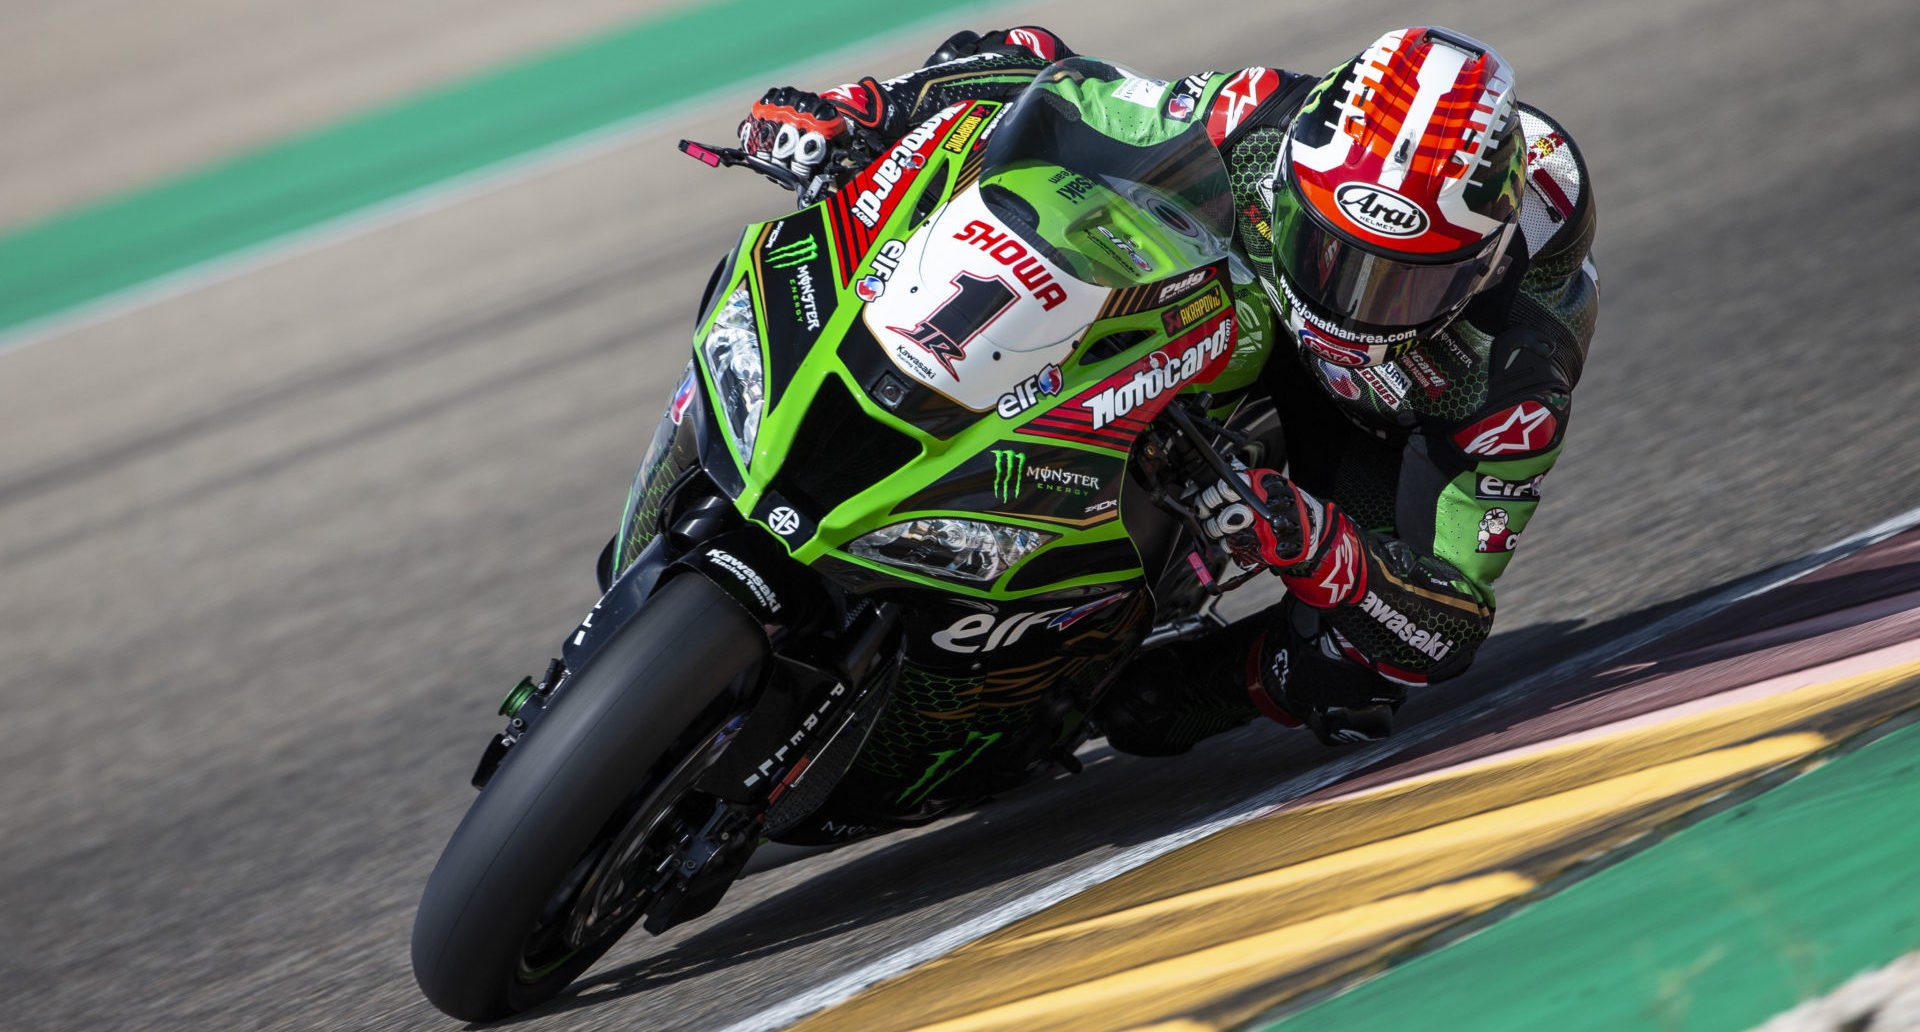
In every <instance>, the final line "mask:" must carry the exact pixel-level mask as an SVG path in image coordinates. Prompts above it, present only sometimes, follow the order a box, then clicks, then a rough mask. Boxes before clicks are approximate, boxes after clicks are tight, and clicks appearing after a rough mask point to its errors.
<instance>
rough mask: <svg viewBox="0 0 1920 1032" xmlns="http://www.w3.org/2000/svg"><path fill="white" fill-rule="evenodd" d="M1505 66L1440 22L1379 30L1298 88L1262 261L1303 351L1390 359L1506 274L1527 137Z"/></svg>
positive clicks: (1357, 360)
mask: <svg viewBox="0 0 1920 1032" xmlns="http://www.w3.org/2000/svg"><path fill="white" fill-rule="evenodd" d="M1522 137H1523V134H1522V133H1521V131H1520V119H1519V115H1518V113H1517V111H1516V110H1515V107H1514V96H1513V73H1512V71H1511V70H1510V69H1509V67H1508V66H1507V63H1506V62H1505V61H1504V60H1502V59H1501V57H1500V55H1499V54H1497V53H1495V52H1494V51H1493V49H1492V48H1490V47H1488V46H1487V45H1486V44H1484V43H1481V42H1479V41H1478V40H1475V39H1473V38H1471V37H1468V36H1463V35H1461V34H1459V33H1456V32H1450V31H1448V30H1446V29H1439V28H1410V29H1401V30H1399V31H1396V32H1389V33H1387V34H1386V35H1384V36H1382V37H1380V38H1379V39H1378V40H1375V41H1374V43H1373V45H1372V46H1370V47H1368V48H1367V49H1366V50H1365V51H1363V52H1362V53H1361V54H1360V55H1359V56H1358V57H1355V58H1354V59H1353V60H1352V61H1349V62H1347V63H1346V64H1344V65H1342V66H1340V67H1339V68H1336V69H1335V70H1334V71H1333V73H1332V74H1330V75H1328V76H1327V77H1326V78H1325V79H1322V80H1321V81H1320V83H1319V85H1317V86H1316V87H1314V89H1313V91H1312V92H1311V93H1309V94H1308V95H1307V99H1306V101H1305V103H1304V104H1303V105H1302V106H1301V108H1300V111H1299V113H1298V114H1296V115H1295V116H1294V119H1293V124H1292V125H1291V126H1290V127H1289V128H1288V129H1287V136H1286V140H1285V142H1284V143H1283V144H1282V146H1281V148H1280V160H1279V162H1278V165H1277V167H1276V168H1275V170H1274V190H1273V193H1274V197H1273V205H1274V220H1273V227H1274V235H1273V246H1274V256H1273V263H1274V272H1275V274H1276V277H1277V278H1278V280H1279V283H1280V288H1281V290H1282V291H1283V292H1284V294H1285V295H1286V297H1285V300H1286V305H1285V307H1286V309H1287V313H1286V318H1287V322H1288V324H1289V325H1290V326H1291V327H1292V328H1293V330H1294V332H1295V334H1296V335H1297V336H1298V337H1299V339H1300V342H1301V344H1302V345H1304V346H1305V347H1307V348H1309V349H1310V350H1311V351H1312V352H1313V353H1314V354H1315V356H1316V357H1319V358H1323V359H1325V360H1327V361H1328V362H1331V363H1334V364H1336V365H1344V366H1367V365H1376V364H1378V363H1380V362H1384V361H1386V360H1388V359H1390V358H1395V357H1398V356H1399V355H1400V354H1403V353H1404V352H1406V351H1407V350H1408V349H1410V348H1411V347H1413V345H1414V344H1415V343H1416V342H1417V341H1418V340H1419V339H1420V338H1422V337H1424V336H1426V335H1428V334H1431V333H1433V332H1434V331H1436V330H1438V329H1439V328H1441V327H1442V326H1445V325H1446V324H1447V323H1448V322H1450V321H1452V320H1453V318H1454V317H1455V316H1457V315H1459V314H1460V310H1461V309H1462V308H1465V307H1466V304H1467V302H1468V301H1470V300H1472V298H1473V296H1474V295H1475V294H1477V293H1478V292H1480V291H1481V290H1483V289H1485V288H1486V287H1488V286H1489V285H1491V284H1492V283H1494V282H1495V281H1496V280H1497V279H1498V278H1499V277H1500V275H1501V274H1502V273H1503V272H1504V271H1505V268H1506V260H1505V259H1506V258H1507V256H1508V253H1509V251H1508V246H1509V243H1510V242H1511V240H1512V238H1513V237H1514V235H1515V232H1516V229H1515V227H1516V225H1517V224H1518V216H1519V202H1520V183H1521V180H1520V177H1521V173H1522V171H1523V168H1524V160H1525V154H1524V151H1525V143H1524V140H1523V138H1522Z"/></svg>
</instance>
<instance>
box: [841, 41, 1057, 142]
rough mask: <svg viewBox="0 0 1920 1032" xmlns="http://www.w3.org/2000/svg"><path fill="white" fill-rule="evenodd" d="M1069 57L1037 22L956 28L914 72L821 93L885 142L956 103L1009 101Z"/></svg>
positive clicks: (856, 83)
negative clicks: (979, 31) (980, 29)
mask: <svg viewBox="0 0 1920 1032" xmlns="http://www.w3.org/2000/svg"><path fill="white" fill-rule="evenodd" d="M1072 56H1073V51H1072V50H1070V49H1068V48H1067V45H1066V44H1065V43H1063V42H1061V41H1060V37H1058V36H1055V35H1054V34H1053V33H1051V32H1048V31H1047V30H1046V29H1042V28H1038V27H1036V26H1031V25H1029V26H1023V27H1020V28H1014V29H995V30H992V31H990V32H987V33H986V34H984V35H981V34H976V33H973V32H958V33H955V34H954V35H953V36H951V37H949V38H948V39H947V41H946V42H945V43H943V44H941V45H940V49H939V50H937V51H935V52H934V54H933V56H932V57H930V58H928V60H927V64H926V67H924V68H921V69H919V70H918V71H913V72H908V73H907V74H905V75H901V76H898V77H896V78H892V79H885V80H880V79H875V78H873V77H871V76H868V77H866V78H863V79H861V80H859V81H858V82H851V83H847V84H845V85H843V86H835V87H834V88H833V89H830V90H827V91H826V92H825V93H823V94H821V95H822V96H824V97H825V98H826V99H827V100H828V101H830V102H832V104H833V105H834V106H835V107H837V108H839V109H840V111H841V112H842V114H844V115H845V116H846V118H847V120H848V121H849V122H851V123H853V124H854V125H855V126H857V127H858V128H860V129H862V130H866V131H867V132H869V133H871V134H873V136H874V137H875V138H876V140H875V142H877V143H878V144H880V145H882V146H884V145H888V144H891V143H893V142H894V141H895V140H898V139H899V138H900V137H902V136H904V135H906V132H907V130H908V129H910V128H912V127H913V126H915V125H917V124H919V123H920V122H922V121H925V120H926V119H927V118H929V117H931V116H932V115H933V114H934V113H935V112H937V111H939V110H940V109H941V108H944V107H946V106H947V105H948V104H952V103H954V102H955V101H958V100H1006V99H1009V98H1011V97H1013V96H1015V95H1016V94H1018V93H1019V92H1020V91H1021V90H1023V89H1025V88H1026V87H1027V84H1028V83H1030V82H1032V81H1033V77H1034V75H1035V73H1037V72H1039V71H1040V69H1042V68H1045V67H1046V66H1047V65H1049V64H1052V63H1053V62H1055V61H1058V60H1060V59H1062V58H1067V57H1072Z"/></svg>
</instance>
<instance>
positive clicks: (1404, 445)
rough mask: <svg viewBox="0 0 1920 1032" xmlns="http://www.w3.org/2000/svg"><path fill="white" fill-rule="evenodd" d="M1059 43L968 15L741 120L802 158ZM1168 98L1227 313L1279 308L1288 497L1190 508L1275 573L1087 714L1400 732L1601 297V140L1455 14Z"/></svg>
mask: <svg viewBox="0 0 1920 1032" xmlns="http://www.w3.org/2000/svg"><path fill="white" fill-rule="evenodd" d="M1071 56H1073V53H1072V51H1070V50H1068V49H1067V47H1066V45H1065V44H1064V43H1063V42H1061V41H1060V39H1059V38H1058V37H1056V36H1054V35H1053V34H1052V33H1051V32H1048V31H1046V30H1045V29H1040V28H1035V27H1023V28H1016V29H1009V30H1005V31H993V32H988V33H986V34H985V35H979V34H975V33H972V32H961V33H958V34H956V35H954V36H953V37H951V38H950V39H948V40H947V42H946V43H945V44H944V45H942V47H941V48H940V49H939V50H938V51H937V52H935V53H934V55H933V56H932V57H931V58H930V59H929V60H928V62H927V64H926V66H925V67H923V68H921V69H920V70H918V71H915V72H911V73H908V74H906V75H903V76H900V77H898V78H894V79H888V80H885V81H880V80H876V79H873V78H864V79H861V80H860V81H859V82H856V83H850V84H847V85H844V86H839V87H836V88H834V89H830V90H827V91H826V92H825V93H823V94H813V93H806V92H802V91H800V90H796V89H792V88H788V87H781V88H776V89H773V90H770V91H768V92H767V93H766V95H765V96H764V97H762V99H761V100H760V102H759V103H758V104H755V105H754V106H753V109H752V111H751V113H750V115H749V116H748V118H747V119H746V120H745V121H744V122H742V123H741V126H740V135H741V141H742V144H743V145H744V147H745V149H747V150H748V151H749V152H752V153H754V154H757V155H759V156H761V157H764V158H768V159H770V160H775V161H778V162H780V163H782V164H785V165H787V166H788V167H789V168H791V169H792V170H793V171H794V172H796V173H799V174H801V175H802V176H811V175H814V174H816V173H817V172H820V171H821V170H823V169H825V168H827V167H828V166H829V165H830V164H831V163H832V162H833V161H835V160H836V158H837V157H840V156H842V155H847V156H848V159H847V160H856V161H858V160H861V159H863V158H866V157H870V156H872V155H874V154H878V153H882V152H884V151H885V150H886V148H887V147H888V146H890V145H891V144H892V142H893V141H895V140H897V139H899V138H900V137H901V136H903V135H905V134H906V132H907V131H908V130H909V129H910V128H911V127H913V126H914V125H916V124H918V123H919V122H921V121H922V120H924V119H926V118H928V117H930V116H931V115H933V114H935V113H937V112H938V111H940V110H941V109H943V108H945V107H946V106H948V105H950V104H952V103H954V102H956V101H959V100H963V99H978V100H1010V99H1012V98H1013V97H1014V96H1016V95H1017V94H1018V93H1019V92H1020V91H1021V90H1022V89H1023V88H1024V87H1025V86H1026V85H1027V84H1028V83H1029V82H1031V81H1032V80H1033V78H1034V76H1035V75H1036V74H1037V73H1038V72H1039V71H1040V70H1041V69H1043V68H1045V67H1046V66H1047V65H1049V64H1050V63H1052V62H1054V61H1056V60H1060V59H1063V58H1067V57H1071ZM1181 97H1184V98H1185V99H1179V98H1181ZM1160 103H1161V104H1162V105H1163V108H1164V109H1166V110H1167V111H1168V112H1169V114H1171V115H1172V116H1173V117H1177V118H1178V117H1185V118H1192V119H1194V120H1196V121H1202V122H1204V125H1205V127H1206V131H1207V132H1208V134H1209V136H1210V138H1211V140H1212V142H1213V143H1214V145H1215V146H1217V147H1219V149H1220V151H1221V154H1222V157H1224V158H1225V159H1226V164H1227V168H1228V172H1229V177H1230V180H1231V183H1232V188H1233V202H1234V207H1235V209H1236V211H1237V213H1238V217H1237V220H1236V227H1235V231H1234V239H1233V260H1232V261H1231V262H1230V265H1231V268H1232V269H1233V271H1234V294H1235V301H1236V310H1237V312H1238V316H1239V318H1238V321H1239V332H1240V334H1241V335H1242V336H1243V337H1248V338H1253V339H1257V338H1254V335H1258V334H1270V335H1277V339H1275V341H1274V343H1275V344H1276V346H1275V347H1274V348H1273V349H1272V350H1271V352H1270V355H1271V357H1270V358H1269V359H1268V361H1267V364H1266V367H1265V369H1264V370H1263V373H1262V380H1261V382H1262V384H1263V386H1264V387H1265V388H1266V389H1267V390H1268V391H1270V392H1271V393H1272V395H1273V396H1274V400H1275V402H1276V404H1277V406H1278V410H1279V413H1280V415H1281V420H1282V426H1283V429H1284V432H1285V439H1286V447H1287V457H1288V468H1287V473H1286V475H1284V476H1283V475H1282V474H1280V473H1278V472H1276V471H1274V470H1270V469H1255V470H1249V471H1247V473H1246V474H1245V476H1246V477H1247V479H1248V481H1249V483H1250V485H1251V486H1252V487H1253V488H1254V490H1255V492H1256V493H1257V494H1259V495H1260V496H1261V497H1262V498H1263V500H1264V501H1265V502H1266V504H1267V507H1268V508H1269V509H1270V510H1271V511H1272V513H1273V514H1274V519H1273V520H1272V522H1271V523H1269V522H1266V521H1263V520H1259V519H1256V518H1253V516H1252V513H1251V512H1250V511H1249V510H1248V508H1247V506H1246V505H1244V504H1243V503H1242V502H1241V501H1240V500H1239V498H1238V497H1237V494H1236V492H1234V491H1232V490H1231V489H1230V487H1229V485H1226V484H1224V483H1222V484H1215V485H1212V486H1210V487H1209V488H1207V489H1206V490H1204V491H1202V492H1201V497H1200V499H1199V502H1200V505H1199V508H1200V510H1201V511H1200V515H1201V517H1202V519H1203V526H1204V527H1205V529H1206V530H1207V531H1208V532H1209V533H1210V534H1213V535H1215V536H1217V537H1218V538H1220V539H1222V540H1224V541H1225V542H1226V544H1227V545H1228V547H1229V548H1230V549H1231V550H1232V552H1233V554H1234V555H1235V557H1236V560H1237V561H1239V562H1240V563H1242V564H1243V565H1245V566H1248V567H1252V566H1254V565H1255V564H1262V565H1265V566H1267V567H1270V568H1271V569H1273V570H1274V572H1276V573H1278V574H1279V576H1280V577H1281V579H1282V581H1283V582H1284V583H1285V585H1286V587H1287V598H1286V600H1285V601H1284V602H1282V603H1281V604H1279V605H1277V606H1274V607H1272V608H1271V609H1269V610H1267V611H1266V612H1264V613H1262V614H1260V615H1258V616H1256V617H1254V618H1250V619H1248V620H1244V621H1241V622H1240V623H1238V624H1236V625H1234V626H1233V627H1230V628H1227V629H1225V630H1223V631H1221V632H1219V633H1217V634H1215V635H1213V636H1210V637H1207V638H1204V639H1200V640H1198V641H1192V642H1186V643H1182V644H1179V645H1176V646H1173V647H1170V648H1165V649H1159V650H1155V651H1151V652H1147V653H1145V654H1143V655H1140V656H1138V657H1136V658H1135V660H1134V661H1133V662H1132V663H1130V664H1129V666H1128V667H1127V669H1126V671H1125V672H1124V673H1123V674H1122V675H1121V677H1120V678H1119V682H1118V683H1117V684H1116V685H1115V686H1113V687H1112V688H1111V689H1110V690H1109V692H1108V693H1107V695H1106V696H1105V697H1104V698H1103V700H1102V702H1101V703H1100V707H1099V708H1098V709H1097V710H1096V712H1095V713H1094V714H1093V716H1094V719H1095V720H1096V721H1097V723H1098V724H1099V726H1100V727H1101V729H1102V730H1104V731H1105V732H1106V734H1107V738H1108V741H1109V743H1110V744H1112V745H1113V746H1114V747H1115V748H1118V749H1121V750H1123V751H1126V752H1132V753H1139V754H1146V755H1158V754H1167V753H1176V752H1182V751H1185V750H1186V749H1188V748H1190V747H1191V746H1192V745H1193V743H1194V742H1196V741H1198V740H1200V739H1201V738H1204V737H1207V736H1209V735H1212V734H1215V733H1218V732H1221V731H1224V730H1227V729H1229V728H1232V727H1235V726H1238V725H1240V724H1243V723H1245V722H1246V721H1248V720H1251V719H1253V718H1254V716H1255V715H1256V714H1265V715H1266V716H1268V717H1271V718H1273V719H1275V720H1278V721H1280V722H1281V723H1284V724H1289V725H1298V724H1302V723H1304V724H1306V725H1307V726H1308V727H1310V728H1311V729H1312V730H1313V731H1314V733H1315V734H1317V735H1318V736H1319V737H1320V739H1321V741H1323V742H1327V743H1330V744H1331V743H1337V742H1354V741H1365V740H1370V739H1374V738H1378V737H1381V736H1384V735H1385V734H1387V733H1389V732H1390V730H1391V728H1392V723H1391V713H1392V711H1393V710H1394V709H1397V708H1398V706H1399V705H1400V703H1401V701H1402V700H1403V699H1404V698H1405V694H1406V689H1407V688H1409V687H1417V686H1421V685H1426V684H1429V683H1432V682H1435V681H1439V680H1441V679H1443V678H1447V677H1452V676H1454V675H1456V674H1459V673H1460V672H1461V671H1462V670H1464V669H1466V667H1467V664H1468V663H1469V662H1470V661H1471V659H1472V656H1473V653H1474V649H1475V648H1476V646H1478V645H1479V643H1480V642H1481V641H1483V640H1484V639H1485V638H1486V636H1487V633H1488V631H1489V630H1490V629H1491V628H1492V623H1493V613H1494V594H1493V584H1494V581H1495V580H1496V579H1497V578H1498V577H1499V576H1500V574H1501V572H1502V571H1503V570H1505V568H1506V565H1507V563H1508V562H1509V561H1510V560H1511V558H1512V556H1513V548H1514V545H1515V544H1516V542H1517V540H1518V538H1519V537H1520V536H1521V535H1522V533H1523V532H1524V531H1525V529H1526V526H1527V522H1528V520H1529V518H1530V517H1531V516H1532V515H1533V511H1534V508H1535V507H1536V506H1537V505H1538V504H1539V496H1540V481H1541V478H1542V477H1543V476H1544V475H1545V474H1546V472H1547V471H1548V470H1549V469H1550V468H1551V467H1552V465H1553V463H1554V460H1555V459H1556V458H1558V457H1559V454H1560V447H1561V441H1562V438H1563V437H1564V435H1565V433H1566V429H1567V419H1568V413H1569V406H1570V403H1571V395H1572V391H1573V387H1574V384H1575V383H1576V382H1577V381H1578V380H1579V377H1580V369H1581V366H1582V364H1583V363H1584V362H1585V359H1586V354H1587V344H1588V341H1589V340H1590V339H1591V338H1592V336H1593V328H1594V319H1595V314H1596V310H1597V308H1598V277H1597V274H1596V272H1595V271H1594V267H1593V263H1592V261H1591V260H1590V259H1589V257H1588V250H1589V248H1590V246H1591V244H1592V241H1593V234H1594V204H1593V197H1592V192H1591V188H1590V186H1589V184H1588V181H1587V171H1586V165H1585V163H1584V161H1583V160H1582V159H1581V156H1580V152H1579V149H1578V148H1577V147H1575V146H1574V143H1573V141H1572V139H1571V138H1570V137H1569V136H1568V135H1567V134H1566V132H1565V131H1564V130H1563V129H1561V127H1560V125H1559V124H1558V123H1556V122H1555V121H1553V120H1552V119H1551V118H1549V117H1547V116H1546V115H1545V114H1544V113H1542V112H1540V111H1537V110H1535V109H1534V108H1532V107H1528V106H1526V105H1523V104H1519V103H1518V102H1517V100H1516V99H1515V94H1514V86H1513V74H1512V71H1511V69H1510V68H1509V66H1508V65H1507V63H1506V62H1505V61H1504V60H1502V59H1501V57H1500V55H1499V54H1497V53H1495V52H1494V51H1493V50H1492V49H1491V48H1489V47H1488V46H1486V45H1485V44H1484V43H1481V42H1479V41H1477V40H1474V39H1472V38H1470V37H1467V36H1464V35H1461V34H1459V33H1456V32H1452V31H1449V30H1446V29H1440V28H1408V29H1401V30H1397V31H1394V32H1389V33H1387V34H1386V35H1384V36H1381V37H1380V38H1379V39H1378V40H1375V41H1374V42H1373V44H1372V45H1371V46H1369V47H1367V49H1366V50H1364V51H1362V52H1361V53H1360V54H1358V55H1357V56H1356V57H1354V58H1353V59H1352V60H1350V61H1347V62H1345V63H1344V64H1342V65H1340V66H1339V67H1337V68H1335V69H1334V70H1333V71H1332V72H1331V73H1329V74H1327V75H1325V76H1314V75H1302V74H1298V73H1294V72H1287V71H1282V70H1280V69H1276V68H1247V69H1242V70H1239V71H1236V72H1231V73H1214V72H1207V73H1202V74H1199V75H1194V76H1189V77H1187V78H1186V79H1183V80H1180V81H1179V82H1177V83H1172V84H1167V85H1166V86H1165V88H1164V90H1163V92H1162V93H1161V100H1160ZM1289 343H1291V344H1292V345H1293V346H1292V347H1286V346H1285V345H1286V344H1289ZM1495 524H1498V526H1497V527H1496V526H1495Z"/></svg>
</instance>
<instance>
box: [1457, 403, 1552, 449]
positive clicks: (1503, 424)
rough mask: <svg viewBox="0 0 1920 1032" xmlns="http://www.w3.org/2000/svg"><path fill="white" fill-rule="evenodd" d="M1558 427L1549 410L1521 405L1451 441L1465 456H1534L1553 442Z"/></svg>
mask: <svg viewBox="0 0 1920 1032" xmlns="http://www.w3.org/2000/svg"><path fill="white" fill-rule="evenodd" d="M1559 425H1560V424H1559V421H1558V420H1556V419H1554V418H1553V410H1552V409H1549V408H1547V407H1546V406H1545V405H1542V404H1540V403H1539V402H1537V401H1523V402H1521V403H1520V404H1518V405H1515V406H1513V407H1512V408H1510V409H1507V410H1505V411H1503V412H1497V413H1495V414H1493V415H1491V416H1488V417H1487V418H1485V419H1483V420H1481V421H1480V422H1478V423H1475V424H1473V425H1472V426H1470V427H1467V428H1466V429H1465V430H1462V431H1460V432H1459V433H1457V434H1454V435H1453V441H1454V443H1455V444H1458V445H1459V446H1460V450H1462V451H1464V452H1466V453H1467V454H1468V455H1512V454H1514V453H1517V452H1537V451H1542V450H1544V449H1545V448H1546V446H1547V442H1549V441H1551V440H1553V432H1554V430H1555V429H1557V428H1558V427H1559Z"/></svg>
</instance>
